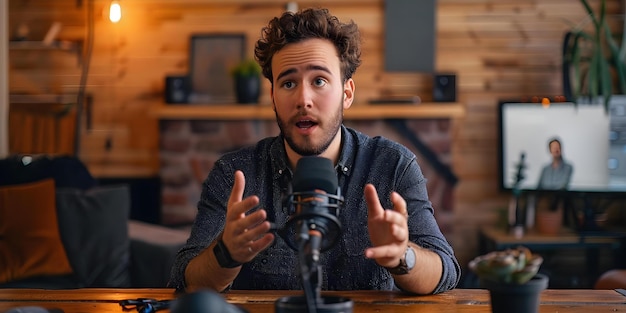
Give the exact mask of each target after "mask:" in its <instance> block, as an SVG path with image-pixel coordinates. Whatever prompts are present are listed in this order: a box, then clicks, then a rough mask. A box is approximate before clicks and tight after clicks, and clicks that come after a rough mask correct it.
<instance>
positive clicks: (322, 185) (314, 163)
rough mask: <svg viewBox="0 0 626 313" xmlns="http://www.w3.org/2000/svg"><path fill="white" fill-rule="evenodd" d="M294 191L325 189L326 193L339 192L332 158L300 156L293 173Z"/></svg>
mask: <svg viewBox="0 0 626 313" xmlns="http://www.w3.org/2000/svg"><path fill="white" fill-rule="evenodd" d="M292 184H293V191H294V192H303V191H313V190H315V189H321V190H324V191H325V192H326V193H329V194H335V193H336V192H337V185H338V181H337V173H336V172H335V168H334V167H333V162H332V161H331V160H330V159H327V158H323V157H317V156H306V157H302V158H300V160H298V163H297V164H296V170H295V171H294V174H293V182H292Z"/></svg>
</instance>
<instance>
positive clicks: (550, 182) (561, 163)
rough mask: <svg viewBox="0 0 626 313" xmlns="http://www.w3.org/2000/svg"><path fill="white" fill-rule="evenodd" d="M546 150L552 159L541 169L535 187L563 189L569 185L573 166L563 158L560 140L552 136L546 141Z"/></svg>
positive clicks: (540, 188)
mask: <svg viewBox="0 0 626 313" xmlns="http://www.w3.org/2000/svg"><path fill="white" fill-rule="evenodd" d="M548 150H549V151H550V155H551V156H552V161H551V162H550V163H549V164H547V165H545V166H544V167H543V169H542V170H541V176H540V177H539V183H538V184H537V189H539V190H542V189H543V190H546V189H550V190H552V189H553V190H561V189H563V190H565V189H567V188H568V187H569V183H570V179H571V178H572V172H573V171H574V168H573V167H572V165H571V164H569V163H567V162H565V160H563V155H562V153H561V141H559V139H557V138H552V139H551V140H550V141H549V142H548Z"/></svg>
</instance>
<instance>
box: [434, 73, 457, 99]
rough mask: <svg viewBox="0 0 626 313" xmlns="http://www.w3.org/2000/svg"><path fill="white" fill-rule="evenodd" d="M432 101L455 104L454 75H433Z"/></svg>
mask: <svg viewBox="0 0 626 313" xmlns="http://www.w3.org/2000/svg"><path fill="white" fill-rule="evenodd" d="M433 101H435V102H456V75H455V74H435V76H434V81H433Z"/></svg>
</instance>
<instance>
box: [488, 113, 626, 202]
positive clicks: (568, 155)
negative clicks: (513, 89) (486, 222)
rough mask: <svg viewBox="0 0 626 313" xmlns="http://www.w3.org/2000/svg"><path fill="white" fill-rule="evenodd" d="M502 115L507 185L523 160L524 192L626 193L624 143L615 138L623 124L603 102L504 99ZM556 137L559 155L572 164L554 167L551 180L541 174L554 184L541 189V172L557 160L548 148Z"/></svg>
mask: <svg viewBox="0 0 626 313" xmlns="http://www.w3.org/2000/svg"><path fill="white" fill-rule="evenodd" d="M499 117H500V185H501V187H502V188H503V189H505V190H511V189H512V188H513V187H514V184H515V183H516V180H517V179H516V178H517V173H518V169H519V166H518V165H519V164H520V163H521V162H523V164H524V168H523V171H522V173H523V174H524V175H523V180H521V181H520V182H519V187H520V189H523V190H537V189H540V190H550V189H561V190H571V191H582V192H623V191H626V171H624V169H626V162H622V161H621V160H620V159H619V156H618V155H616V153H617V154H620V152H621V154H624V147H626V146H625V145H624V144H621V145H619V143H618V141H616V137H618V136H619V133H618V132H617V131H618V128H619V123H616V122H615V121H616V120H615V119H614V118H613V119H611V118H610V114H608V113H607V112H606V111H605V109H604V107H603V106H601V105H578V106H577V105H575V104H573V103H553V104H551V105H549V106H543V105H541V104H538V103H513V102H503V103H500V106H499ZM553 139H558V140H559V142H560V155H561V158H562V160H563V162H564V163H565V164H568V167H569V168H567V167H560V168H558V169H556V170H554V171H551V174H549V175H548V177H547V178H546V174H543V175H544V177H543V179H544V182H545V181H546V179H547V180H549V181H552V182H553V185H549V184H547V185H544V186H548V187H541V186H540V180H541V179H542V172H544V171H545V170H544V168H545V167H547V166H551V164H552V160H553V158H554V156H553V154H554V152H553V151H551V150H550V147H549V142H550V141H552V140H553ZM617 145H619V147H621V148H616V146H617ZM616 149H618V151H616ZM620 149H621V150H620ZM557 154H558V153H557ZM622 163H624V164H622ZM550 175H551V176H550ZM559 180H562V182H559ZM565 180H567V181H565ZM550 186H552V187H550ZM554 186H560V187H554Z"/></svg>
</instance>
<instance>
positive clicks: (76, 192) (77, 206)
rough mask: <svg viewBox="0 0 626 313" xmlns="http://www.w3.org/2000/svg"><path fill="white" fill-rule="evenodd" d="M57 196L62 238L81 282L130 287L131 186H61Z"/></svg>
mask: <svg viewBox="0 0 626 313" xmlns="http://www.w3.org/2000/svg"><path fill="white" fill-rule="evenodd" d="M56 196H57V213H58V216H59V227H60V231H61V239H62V240H63V243H64V245H65V249H66V251H67V256H68V259H69V261H70V264H71V265H72V268H73V269H74V272H75V274H76V276H77V278H78V279H79V281H80V282H81V284H82V285H84V287H118V288H119V287H129V286H130V272H129V266H130V264H129V262H130V250H129V249H130V240H129V238H128V216H129V214H130V191H129V187H128V186H126V185H118V186H114V185H111V186H106V187H104V186H103V187H95V188H91V189H89V190H81V189H76V188H57V192H56Z"/></svg>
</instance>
